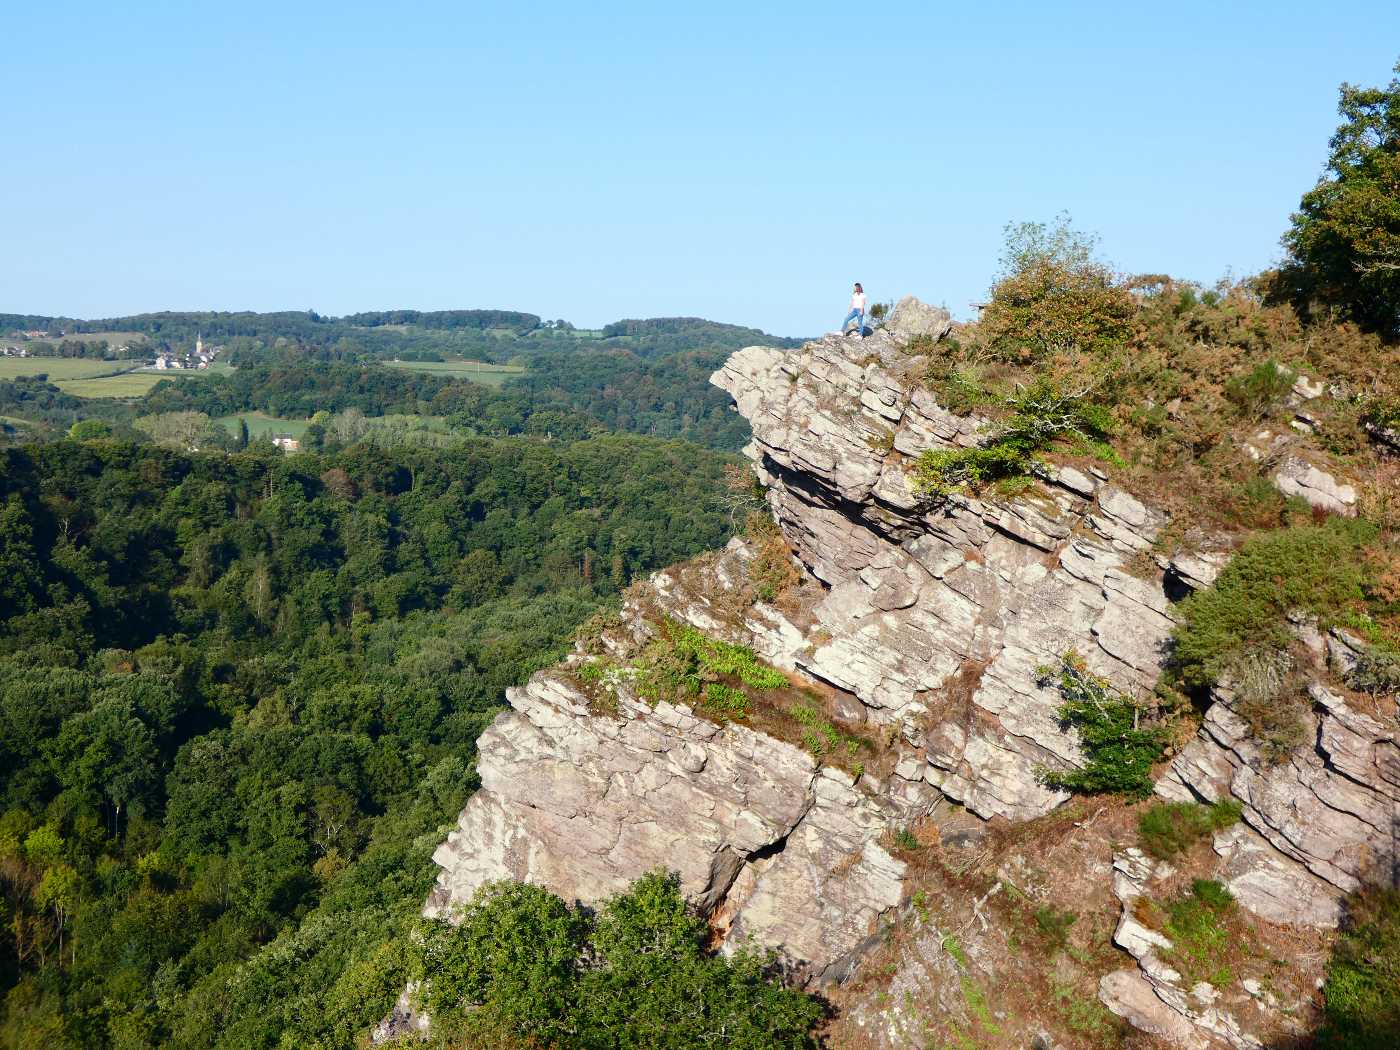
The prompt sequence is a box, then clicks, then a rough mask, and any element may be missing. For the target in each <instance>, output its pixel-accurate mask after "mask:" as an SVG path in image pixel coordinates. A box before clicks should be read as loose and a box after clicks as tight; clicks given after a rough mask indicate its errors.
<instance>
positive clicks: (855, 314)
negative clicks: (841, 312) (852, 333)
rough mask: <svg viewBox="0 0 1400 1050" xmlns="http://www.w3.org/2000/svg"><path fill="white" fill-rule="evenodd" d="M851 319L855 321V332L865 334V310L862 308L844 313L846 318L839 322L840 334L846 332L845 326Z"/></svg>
mask: <svg viewBox="0 0 1400 1050" xmlns="http://www.w3.org/2000/svg"><path fill="white" fill-rule="evenodd" d="M852 321H855V323H856V332H857V333H858V334H860V335H862V336H863V335H865V311H864V310H852V311H851V312H850V313H848V314H847V315H846V319H845V320H844V321H842V322H841V334H842V335H845V334H846V326H847V325H848V324H850V323H851V322H852Z"/></svg>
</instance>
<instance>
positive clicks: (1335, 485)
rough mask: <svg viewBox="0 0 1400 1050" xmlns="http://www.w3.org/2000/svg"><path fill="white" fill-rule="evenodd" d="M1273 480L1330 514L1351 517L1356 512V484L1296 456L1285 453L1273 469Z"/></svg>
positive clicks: (1280, 486)
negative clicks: (1277, 465) (1341, 479)
mask: <svg viewBox="0 0 1400 1050" xmlns="http://www.w3.org/2000/svg"><path fill="white" fill-rule="evenodd" d="M1274 484H1275V485H1277V486H1278V490H1279V491H1280V492H1282V493H1283V494H1284V495H1286V496H1300V497H1302V498H1303V499H1304V500H1306V501H1307V502H1308V504H1309V505H1311V506H1314V507H1319V508H1321V509H1322V510H1325V511H1327V512H1329V513H1331V514H1341V515H1345V516H1346V517H1353V516H1355V514H1356V487H1355V486H1354V485H1349V484H1346V483H1344V482H1340V481H1338V480H1337V479H1336V478H1334V477H1333V476H1332V475H1331V474H1328V473H1327V472H1326V471H1325V470H1320V469H1318V468H1317V467H1315V466H1313V465H1312V464H1311V463H1308V462H1307V461H1306V460H1303V459H1299V458H1298V457H1297V456H1289V457H1288V458H1287V459H1285V460H1284V461H1283V463H1282V464H1281V465H1280V466H1279V468H1278V470H1276V471H1275V472H1274Z"/></svg>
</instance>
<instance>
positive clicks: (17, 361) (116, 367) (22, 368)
mask: <svg viewBox="0 0 1400 1050" xmlns="http://www.w3.org/2000/svg"><path fill="white" fill-rule="evenodd" d="M134 367H136V365H135V363H134V362H131V361H100V360H97V359H95V358H91V357H0V379H15V378H17V377H19V376H37V375H47V376H48V377H49V382H51V383H57V382H59V380H63V379H92V378H94V377H96V376H110V375H115V374H116V373H118V372H125V371H128V370H129V369H132V368H134Z"/></svg>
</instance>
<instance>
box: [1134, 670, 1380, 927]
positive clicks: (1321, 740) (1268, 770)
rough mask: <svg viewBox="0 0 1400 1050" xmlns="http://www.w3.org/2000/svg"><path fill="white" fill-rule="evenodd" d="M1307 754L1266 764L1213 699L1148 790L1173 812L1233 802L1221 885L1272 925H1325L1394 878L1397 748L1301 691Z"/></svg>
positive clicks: (1359, 717)
mask: <svg viewBox="0 0 1400 1050" xmlns="http://www.w3.org/2000/svg"><path fill="white" fill-rule="evenodd" d="M1308 695H1309V697H1310V698H1311V700H1312V701H1313V710H1312V711H1311V712H1310V713H1309V714H1308V715H1307V716H1306V717H1307V720H1308V727H1307V733H1306V739H1307V740H1308V742H1309V743H1308V744H1307V745H1306V746H1303V747H1299V748H1297V749H1295V750H1294V751H1292V752H1291V753H1290V754H1289V755H1288V756H1287V757H1286V758H1285V759H1283V760H1282V761H1280V762H1271V761H1269V760H1268V759H1267V758H1266V756H1265V755H1264V754H1263V753H1262V751H1261V748H1260V747H1259V745H1258V744H1257V743H1255V741H1254V739H1253V736H1252V734H1251V733H1250V731H1249V727H1248V725H1247V724H1246V723H1245V722H1244V720H1243V719H1242V718H1240V716H1239V715H1238V714H1236V713H1235V711H1234V710H1233V709H1232V706H1231V703H1232V698H1231V696H1230V695H1229V693H1228V692H1221V693H1219V694H1218V696H1217V700H1216V702H1215V703H1213V704H1211V706H1210V708H1209V710H1208V711H1207V712H1206V717H1205V721H1204V723H1203V724H1202V726H1201V729H1200V732H1199V733H1198V734H1197V736H1196V738H1195V739H1194V740H1193V741H1192V742H1191V743H1190V744H1189V745H1188V746H1187V747H1186V748H1185V749H1184V750H1183V751H1182V752H1181V754H1180V755H1178V756H1177V757H1176V759H1175V760H1174V761H1173V762H1172V765H1171V768H1170V769H1169V770H1168V771H1167V773H1166V774H1165V775H1164V776H1163V777H1162V778H1161V780H1160V781H1158V785H1157V791H1158V793H1159V794H1161V795H1163V796H1164V797H1166V798H1170V799H1176V800H1179V801H1191V800H1201V801H1206V802H1215V801H1217V800H1220V799H1225V798H1234V799H1237V800H1238V801H1239V802H1240V803H1241V805H1242V807H1243V810H1242V813H1243V823H1244V827H1241V828H1236V829H1232V830H1231V831H1230V832H1227V833H1224V834H1222V835H1220V836H1218V837H1217V839H1216V852H1217V853H1219V854H1220V855H1221V856H1222V857H1223V858H1224V859H1225V861H1226V865H1225V882H1226V885H1227V886H1228V887H1229V888H1230V890H1231V891H1232V892H1233V893H1234V894H1235V896H1236V897H1238V898H1239V900H1240V902H1241V903H1243V904H1244V905H1245V906H1246V907H1248V908H1249V909H1250V910H1252V911H1254V912H1255V913H1256V914H1258V915H1261V916H1263V917H1265V918H1268V919H1270V920H1272V921H1274V922H1281V923H1299V924H1304V925H1314V926H1335V925H1336V923H1337V921H1338V919H1339V917H1340V914H1341V902H1342V897H1343V895H1344V894H1346V893H1348V892H1350V891H1352V890H1354V889H1356V888H1357V887H1358V886H1359V885H1360V884H1361V881H1362V880H1363V879H1367V878H1371V879H1374V878H1377V877H1379V878H1381V879H1382V880H1383V881H1392V880H1393V879H1394V878H1395V877H1396V874H1397V871H1400V858H1397V851H1396V841H1397V835H1400V743H1397V739H1396V737H1397V733H1396V717H1395V711H1394V708H1395V704H1394V702H1393V701H1378V703H1381V704H1385V705H1388V706H1389V708H1390V709H1391V710H1390V712H1389V717H1388V718H1387V719H1385V721H1381V720H1379V719H1377V718H1373V717H1371V716H1370V715H1367V714H1364V713H1363V712H1361V711H1358V710H1357V709H1356V708H1355V707H1353V706H1352V705H1351V704H1349V703H1348V702H1347V701H1346V700H1345V699H1343V698H1342V697H1341V696H1339V695H1337V693H1335V692H1333V691H1332V690H1331V689H1329V688H1327V687H1326V686H1324V685H1322V684H1321V683H1316V682H1315V683H1313V684H1312V685H1311V686H1310V687H1309V689H1308Z"/></svg>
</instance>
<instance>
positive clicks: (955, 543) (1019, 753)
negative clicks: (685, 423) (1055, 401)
mask: <svg viewBox="0 0 1400 1050" xmlns="http://www.w3.org/2000/svg"><path fill="white" fill-rule="evenodd" d="M914 367H915V362H914V360H912V359H911V358H909V357H908V356H907V355H904V354H903V353H902V351H901V350H900V348H899V345H898V343H897V342H896V341H895V340H894V339H893V338H891V337H890V336H888V335H886V334H885V333H884V332H877V333H875V334H874V335H872V336H870V337H869V338H867V339H865V340H856V339H851V338H846V337H840V336H834V335H832V336H826V337H824V338H823V339H820V340H817V341H815V342H812V343H808V344H807V345H806V346H804V347H802V348H801V349H800V350H796V351H781V350H774V349H769V348H766V347H750V348H748V349H746V350H741V351H739V352H738V353H736V354H734V355H733V356H732V357H730V359H729V360H728V361H727V362H726V363H725V365H724V367H723V368H721V369H720V370H719V371H718V372H716V373H715V376H714V378H713V382H714V383H715V384H716V385H718V386H720V387H721V388H723V389H724V390H726V391H728V392H729V393H730V394H731V396H733V398H734V400H735V403H736V405H737V406H738V408H739V411H740V412H741V413H743V414H744V415H745V416H746V417H747V418H748V420H749V422H750V424H751V426H752V428H753V435H754V437H753V441H752V443H751V444H750V445H749V447H748V449H746V453H747V455H748V456H749V458H750V459H751V460H752V461H753V463H754V468H755V470H756V472H757V474H758V476H759V478H760V480H761V481H762V482H763V483H764V484H765V486H766V487H767V492H768V501H769V504H770V506H771V508H772V510H773V513H774V515H775V517H776V518H777V520H778V523H779V525H780V527H781V528H782V530H783V533H784V535H785V536H786V537H787V539H788V541H789V542H790V543H791V544H792V546H793V548H794V549H795V551H796V553H797V556H798V558H799V559H800V560H801V562H802V563H803V565H804V566H805V567H806V568H807V569H808V570H809V571H810V573H811V574H812V575H813V576H814V577H816V578H817V579H818V580H820V581H821V582H822V583H823V584H825V585H826V588H827V590H826V593H825V595H824V596H823V597H822V598H821V600H820V601H819V602H817V603H816V604H815V606H814V607H813V608H812V610H811V613H812V616H813V619H814V620H815V627H816V630H815V631H813V632H812V635H811V639H812V640H811V643H810V644H809V645H808V647H807V648H806V649H805V650H801V651H798V652H796V653H794V655H793V661H794V664H795V666H796V667H798V668H799V669H800V670H802V671H803V672H805V673H807V674H808V675H810V676H811V677H813V678H815V679H818V680H820V681H823V682H826V683H828V684H830V685H832V686H834V687H836V688H838V689H841V690H843V691H845V692H846V693H849V694H851V695H852V696H854V697H856V698H858V699H859V701H860V702H861V703H862V704H864V705H865V706H866V707H867V709H868V710H867V715H868V717H869V719H870V721H872V722H875V723H878V724H885V725H893V726H896V727H898V728H899V729H900V730H901V731H902V732H903V733H904V734H905V737H906V739H908V740H910V742H911V743H918V744H919V745H921V746H922V747H923V749H924V752H925V755H926V757H927V766H926V768H925V769H924V777H925V779H926V781H927V783H929V784H932V785H934V786H936V787H937V788H939V789H940V790H941V791H943V792H944V793H945V794H947V795H950V796H952V797H953V798H956V799H958V800H959V801H961V802H963V803H964V804H966V805H967V806H968V808H969V809H971V810H973V811H974V812H975V813H977V814H979V815H980V816H982V817H985V818H989V817H993V816H1002V817H1007V818H1010V819H1026V818H1029V817H1034V816H1039V815H1041V814H1043V813H1045V812H1047V811H1049V810H1050V809H1052V808H1053V807H1055V806H1056V805H1058V804H1059V803H1061V802H1063V801H1064V800H1065V799H1066V798H1067V797H1068V796H1067V795H1065V794H1064V793H1063V792H1060V791H1055V790H1052V789H1049V788H1046V787H1044V786H1043V785H1042V784H1041V783H1040V781H1039V779H1038V777H1037V775H1036V772H1037V770H1038V769H1039V768H1041V767H1044V766H1050V767H1059V768H1067V767H1073V766H1075V765H1078V764H1079V763H1080V762H1081V761H1082V758H1081V755H1080V752H1079V749H1078V745H1077V742H1076V740H1075V738H1074V736H1073V734H1071V733H1069V732H1067V731H1066V730H1064V729H1063V728H1062V727H1061V726H1060V725H1059V720H1058V718H1057V716H1056V713H1055V712H1056V708H1057V707H1058V698H1057V696H1056V694H1055V693H1054V692H1053V690H1051V689H1049V688H1043V687H1041V686H1039V685H1037V683H1036V674H1035V669H1036V668H1037V667H1038V666H1040V665H1044V664H1049V663H1053V662H1054V661H1055V660H1056V658H1057V657H1059V656H1060V655H1061V654H1063V653H1064V652H1065V651H1066V650H1068V649H1076V650H1077V651H1078V652H1079V653H1080V654H1081V655H1082V656H1084V657H1085V659H1086V660H1087V662H1088V664H1089V666H1090V668H1091V669H1092V670H1094V671H1096V672H1098V673H1100V674H1103V675H1104V676H1106V677H1107V678H1108V679H1109V680H1110V681H1112V682H1113V683H1114V684H1116V685H1118V686H1119V687H1120V688H1123V689H1127V690H1132V691H1142V690H1145V689H1148V688H1150V687H1151V685H1152V684H1153V682H1154V681H1155V680H1156V678H1157V675H1158V672H1159V669H1160V663H1161V659H1162V647H1163V644H1164V643H1165V641H1166V638H1167V636H1168V634H1169V633H1170V631H1171V629H1172V626H1173V623H1174V619H1173V613H1172V609H1171V602H1170V601H1169V600H1168V598H1167V594H1166V588H1165V584H1164V579H1163V574H1162V571H1161V569H1159V568H1156V567H1154V566H1152V564H1151V562H1150V561H1147V560H1146V559H1145V558H1137V559H1136V560H1135V556H1137V555H1139V554H1141V553H1142V552H1146V551H1147V550H1148V549H1149V548H1150V547H1151V546H1152V543H1153V540H1154V539H1155V538H1156V536H1157V534H1158V532H1159V530H1160V529H1161V528H1162V526H1163V525H1164V524H1165V520H1166V519H1165V516H1164V515H1163V514H1162V513H1161V512H1159V511H1157V510H1155V509H1153V508H1150V507H1148V506H1146V505H1145V504H1143V503H1141V502H1140V501H1138V500H1137V499H1135V498H1134V497H1133V496H1132V495H1130V494H1129V493H1127V492H1125V491H1123V490H1122V489H1119V488H1116V487H1114V486H1112V485H1108V484H1104V483H1102V482H1101V481H1100V480H1099V479H1097V478H1093V477H1091V476H1089V475H1087V474H1084V473H1083V472H1080V471H1078V470H1075V469H1074V468H1069V467H1066V468H1060V469H1059V470H1057V471H1055V472H1053V474H1052V476H1050V477H1048V478H1046V479H1045V483H1044V484H1043V485H1040V486H1038V487H1037V489H1036V490H1035V491H1033V492H1031V493H1029V494H1027V495H1026V496H1022V497H1018V498H1016V499H1007V500H995V499H989V500H979V499H973V498H970V497H962V496H955V497H953V498H952V499H950V500H947V501H945V502H944V503H942V504H941V505H938V506H936V507H935V506H929V505H928V504H927V503H926V502H925V501H921V500H920V499H919V498H918V497H917V496H916V495H915V493H914V490H913V487H912V484H911V480H910V474H909V471H910V468H911V466H912V463H913V460H914V457H916V456H917V455H918V454H919V453H921V452H923V451H924V450H926V449H935V448H957V447H967V446H971V445H974V444H976V443H977V442H978V441H979V440H980V439H981V437H982V436H983V434H984V432H985V431H984V424H983V422H982V421H980V420H978V419H976V418H971V417H964V416H957V415H954V414H952V413H951V412H948V411H947V410H946V409H943V408H942V407H940V406H939V405H938V404H937V403H936V402H935V401H934V400H933V397H932V396H931V395H930V394H929V393H928V391H927V390H926V389H924V388H923V387H922V386H921V385H919V384H917V383H915V382H913V381H912V380H911V379H910V378H909V373H910V372H911V371H912V369H913V368H914ZM1144 565H1145V566H1147V567H1146V568H1144ZM1181 565H1182V566H1183V567H1185V568H1184V570H1183V571H1182V572H1181V573H1179V574H1178V576H1177V577H1176V578H1177V579H1184V580H1188V581H1194V580H1196V579H1198V578H1199V577H1200V576H1204V575H1205V574H1206V572H1207V571H1208V567H1207V566H1206V565H1205V564H1204V563H1202V562H1200V560H1199V559H1195V560H1193V559H1191V557H1190V556H1189V555H1188V556H1185V557H1183V558H1182V559H1181ZM958 678H960V679H961V681H962V682H963V683H964V685H965V686H966V689H965V690H963V692H964V693H965V694H966V695H963V696H960V697H958V698H956V699H952V700H950V698H949V697H948V696H946V695H945V694H946V693H948V692H949V690H948V689H947V688H946V687H947V686H949V684H950V683H952V682H953V681H954V679H958Z"/></svg>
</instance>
